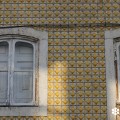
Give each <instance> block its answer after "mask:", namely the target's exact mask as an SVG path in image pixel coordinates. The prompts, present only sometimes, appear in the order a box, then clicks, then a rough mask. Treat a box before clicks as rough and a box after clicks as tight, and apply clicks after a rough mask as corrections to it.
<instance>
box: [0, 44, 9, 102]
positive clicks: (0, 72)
mask: <svg viewBox="0 0 120 120" xmlns="http://www.w3.org/2000/svg"><path fill="white" fill-rule="evenodd" d="M7 90H8V43H7V42H0V104H2V103H5V102H6V99H7V92H8V91H7Z"/></svg>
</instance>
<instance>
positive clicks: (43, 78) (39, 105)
mask: <svg viewBox="0 0 120 120" xmlns="http://www.w3.org/2000/svg"><path fill="white" fill-rule="evenodd" d="M11 39H14V41H15V39H19V40H16V41H22V42H27V43H30V44H31V43H33V42H35V44H37V45H38V56H37V57H38V63H39V66H38V74H39V77H38V83H37V84H38V91H37V92H36V93H37V95H34V96H37V98H38V101H36V100H35V101H36V103H35V102H33V103H31V105H33V104H34V105H33V106H31V105H30V106H26V104H18V106H16V105H15V106H14V104H13V106H6V107H4V106H0V109H1V110H0V116H47V59H48V33H47V32H45V31H37V30H34V29H32V28H25V27H18V28H6V29H0V41H9V40H11ZM14 46H15V42H14ZM9 48H10V47H9ZM14 48H15V47H14ZM9 51H10V50H9ZM34 52H36V49H35V51H34ZM35 55H36V53H35ZM13 58H14V57H12V60H13ZM34 61H35V60H34ZM34 66H35V65H34ZM35 79H36V78H35ZM34 84H36V83H34ZM34 98H36V97H34ZM10 100H11V98H10Z"/></svg>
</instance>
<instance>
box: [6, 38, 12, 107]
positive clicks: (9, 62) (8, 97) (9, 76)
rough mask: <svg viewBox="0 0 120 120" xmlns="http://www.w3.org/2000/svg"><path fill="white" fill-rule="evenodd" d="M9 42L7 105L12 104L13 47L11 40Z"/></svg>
mask: <svg viewBox="0 0 120 120" xmlns="http://www.w3.org/2000/svg"><path fill="white" fill-rule="evenodd" d="M8 43H9V49H8V50H9V57H8V90H7V92H8V93H7V105H10V88H11V87H10V80H11V57H12V56H11V48H12V44H11V40H9V41H8Z"/></svg>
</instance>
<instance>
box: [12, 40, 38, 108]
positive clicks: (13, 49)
mask: <svg viewBox="0 0 120 120" xmlns="http://www.w3.org/2000/svg"><path fill="white" fill-rule="evenodd" d="M17 42H25V43H29V44H31V45H32V46H33V56H34V58H33V100H32V102H31V103H15V102H14V100H13V95H14V94H13V89H12V88H13V87H12V88H11V91H10V92H11V97H10V102H11V105H13V106H16V105H22V106H26V105H35V104H36V103H35V49H36V47H37V45H36V47H35V43H33V42H29V41H26V40H16V39H14V40H13V45H12V46H13V47H11V48H12V50H11V52H12V53H13V54H12V55H13V56H12V61H13V62H12V68H13V69H14V65H15V61H14V60H15V59H14V58H15V56H14V55H15V44H16V43H17ZM37 54H38V53H37ZM12 76H13V75H12ZM11 85H13V77H12V81H11Z"/></svg>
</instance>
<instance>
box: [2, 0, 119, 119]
mask: <svg viewBox="0 0 120 120" xmlns="http://www.w3.org/2000/svg"><path fill="white" fill-rule="evenodd" d="M119 10H120V0H0V27H6V26H29V25H31V24H32V25H34V26H31V27H34V28H35V29H38V30H45V31H48V34H49V37H48V38H49V39H48V41H49V47H48V49H49V50H48V54H49V55H48V116H47V117H36V116H33V117H29V116H28V117H20V116H18V117H4V116H3V117H0V120H107V114H106V79H105V53H104V32H105V30H110V29H116V28H117V27H118V26H117V24H116V23H120V14H119ZM29 27H30V26H29Z"/></svg>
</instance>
